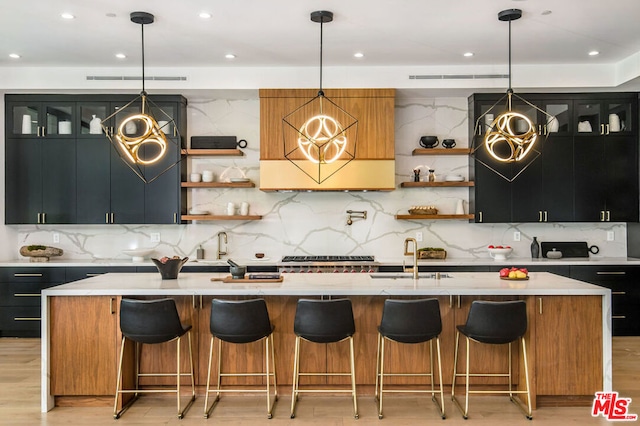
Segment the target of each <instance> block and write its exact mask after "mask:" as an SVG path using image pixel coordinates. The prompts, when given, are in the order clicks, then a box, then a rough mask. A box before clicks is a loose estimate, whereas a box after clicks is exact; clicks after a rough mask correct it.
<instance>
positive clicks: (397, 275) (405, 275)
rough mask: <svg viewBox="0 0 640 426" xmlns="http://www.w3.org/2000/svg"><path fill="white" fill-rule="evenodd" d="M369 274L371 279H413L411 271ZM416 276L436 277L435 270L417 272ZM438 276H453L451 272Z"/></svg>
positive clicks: (422, 277) (421, 277) (420, 277)
mask: <svg viewBox="0 0 640 426" xmlns="http://www.w3.org/2000/svg"><path fill="white" fill-rule="evenodd" d="M369 276H370V277H371V278H372V279H379V278H384V279H389V280H396V279H413V273H412V272H376V273H373V274H369ZM418 278H419V279H435V278H436V273H435V272H423V273H420V274H418ZM440 278H453V276H452V275H451V274H447V273H442V272H441V273H440Z"/></svg>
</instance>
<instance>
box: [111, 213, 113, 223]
mask: <svg viewBox="0 0 640 426" xmlns="http://www.w3.org/2000/svg"><path fill="white" fill-rule="evenodd" d="M111 223H113V212H112V213H111Z"/></svg>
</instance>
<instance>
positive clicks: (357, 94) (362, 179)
mask: <svg viewBox="0 0 640 426" xmlns="http://www.w3.org/2000/svg"><path fill="white" fill-rule="evenodd" d="M317 94H318V90H317V89H260V189H261V190H263V191H392V190H394V189H395V155H394V145H395V140H394V105H395V89H324V94H325V96H326V98H327V99H329V100H330V101H331V102H333V103H335V104H336V105H338V106H339V107H340V108H341V109H343V110H345V111H346V112H348V114H350V115H351V116H353V117H354V118H355V119H357V121H358V124H357V144H356V145H355V148H354V150H353V153H354V155H355V158H354V159H353V160H352V161H350V162H348V163H347V164H344V162H343V164H344V167H342V168H340V169H339V170H337V171H336V172H335V173H334V174H332V175H331V177H328V178H327V179H326V180H324V181H323V182H322V183H317V182H316V181H315V180H314V179H312V178H311V177H310V176H308V175H307V174H306V173H305V172H303V171H302V170H301V169H300V166H299V165H298V166H296V164H294V163H293V162H291V161H289V160H288V159H287V158H285V142H284V136H283V134H284V132H287V131H290V130H291V129H288V127H289V126H287V125H286V124H285V125H283V120H282V119H283V117H285V116H287V115H289V114H290V113H292V111H296V110H297V109H298V108H300V107H301V106H302V105H305V104H306V103H307V102H309V101H310V100H312V99H313V98H314V97H316V96H317ZM301 113H304V111H303V110H301ZM293 133H294V136H293V139H295V131H293ZM288 143H289V142H288ZM293 143H295V141H294V142H293ZM348 149H349V148H348ZM299 159H300V161H301V162H298V161H297V160H296V163H297V164H304V158H303V156H302V155H301V154H300V156H299ZM308 163H309V165H311V164H312V163H311V162H310V161H309V162H308ZM340 165H341V164H340V160H338V161H336V163H335V164H333V165H332V166H330V167H333V168H335V169H338V168H339V167H340ZM316 167H317V166H316ZM330 167H329V170H331V168H330Z"/></svg>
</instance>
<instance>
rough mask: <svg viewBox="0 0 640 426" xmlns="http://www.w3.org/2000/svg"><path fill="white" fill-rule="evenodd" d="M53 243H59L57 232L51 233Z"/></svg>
mask: <svg viewBox="0 0 640 426" xmlns="http://www.w3.org/2000/svg"><path fill="white" fill-rule="evenodd" d="M53 242H54V243H59V242H60V234H58V233H57V232H54V233H53Z"/></svg>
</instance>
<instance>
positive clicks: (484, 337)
mask: <svg viewBox="0 0 640 426" xmlns="http://www.w3.org/2000/svg"><path fill="white" fill-rule="evenodd" d="M457 328H458V331H457V332H456V349H455V355H454V362H453V381H452V384H451V399H452V400H453V402H454V403H455V405H456V406H457V407H458V409H459V410H460V412H461V413H462V417H464V418H465V419H466V418H467V417H468V413H469V394H471V393H485V394H495V393H506V394H509V399H510V400H511V401H512V402H513V403H514V404H516V405H517V406H518V408H520V409H521V410H522V412H523V413H524V415H525V416H526V417H527V419H529V420H531V419H532V416H531V394H530V392H529V367H528V365H527V348H526V345H525V342H524V334H525V333H526V332H527V306H526V304H525V302H524V300H516V301H510V302H489V301H480V300H476V301H473V302H472V303H471V309H470V310H469V316H468V317H467V322H466V324H464V325H459V326H458V327H457ZM460 334H462V335H464V336H465V337H466V341H467V362H466V369H465V372H464V373H458V368H457V366H458V346H459V340H460ZM470 340H473V341H475V342H479V343H486V344H492V345H503V344H508V345H509V362H508V363H509V366H508V368H509V371H508V372H507V373H497V374H478V373H473V374H472V373H470V372H469V355H470V350H469V346H470ZM517 340H520V342H521V343H522V359H523V362H524V376H525V385H526V389H525V390H513V388H512V386H513V380H512V371H511V370H512V369H511V343H513V342H515V341H517ZM456 377H464V378H465V390H466V395H465V406H464V409H463V408H462V406H461V405H460V402H458V400H457V399H456V396H455V390H456ZM469 377H506V378H508V380H509V389H508V390H503V391H500V390H469ZM515 394H526V395H527V405H526V407H525V406H524V405H523V404H522V403H521V402H520V400H519V399H517V398H515V397H514V395H515Z"/></svg>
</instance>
